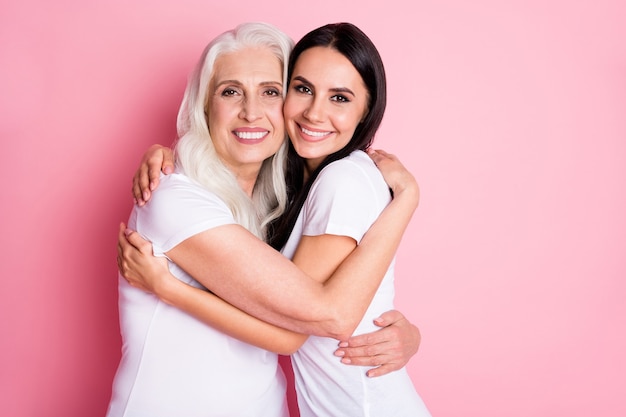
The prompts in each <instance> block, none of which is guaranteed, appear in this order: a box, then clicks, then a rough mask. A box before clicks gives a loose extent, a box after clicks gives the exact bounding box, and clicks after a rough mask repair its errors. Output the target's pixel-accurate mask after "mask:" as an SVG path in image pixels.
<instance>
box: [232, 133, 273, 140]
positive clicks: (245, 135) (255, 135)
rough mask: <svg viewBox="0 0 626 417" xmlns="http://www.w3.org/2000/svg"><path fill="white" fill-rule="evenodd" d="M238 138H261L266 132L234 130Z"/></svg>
mask: <svg viewBox="0 0 626 417" xmlns="http://www.w3.org/2000/svg"><path fill="white" fill-rule="evenodd" d="M235 135H237V137H238V138H239V139H261V138H262V137H263V136H265V135H267V132H235Z"/></svg>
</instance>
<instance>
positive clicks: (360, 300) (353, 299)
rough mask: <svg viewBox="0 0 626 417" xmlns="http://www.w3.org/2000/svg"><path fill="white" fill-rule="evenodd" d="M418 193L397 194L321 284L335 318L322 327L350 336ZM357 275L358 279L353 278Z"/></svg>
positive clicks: (337, 334) (397, 240)
mask: <svg viewBox="0 0 626 417" xmlns="http://www.w3.org/2000/svg"><path fill="white" fill-rule="evenodd" d="M417 203H418V196H417V195H415V194H413V193H411V192H408V193H402V195H398V196H397V197H396V198H395V199H394V200H392V202H391V203H390V204H389V206H387V208H386V209H385V210H384V211H383V212H382V213H381V214H380V216H379V217H378V220H376V222H375V223H374V224H373V225H372V226H371V227H370V229H369V230H368V231H367V233H366V234H365V236H364V237H363V239H362V240H361V243H360V244H359V245H358V246H357V247H356V249H355V250H354V251H353V252H352V254H351V255H350V256H348V257H347V258H346V259H345V261H344V262H343V263H342V264H341V265H340V266H339V267H338V268H337V270H336V271H335V273H334V274H333V276H332V277H331V279H329V280H328V281H327V282H326V284H325V289H326V291H327V295H328V297H329V300H328V306H329V308H331V309H332V315H333V317H335V318H336V319H337V321H333V322H331V323H330V326H331V327H330V328H327V329H326V330H327V331H328V332H331V333H334V332H337V333H336V334H335V336H334V337H336V338H338V339H340V340H345V339H346V338H347V337H349V336H350V335H352V333H353V332H354V329H356V327H357V325H358V324H359V322H360V321H361V319H362V317H363V314H364V313H365V310H366V309H367V306H368V305H369V304H370V302H371V300H372V298H373V297H374V294H375V293H376V290H377V289H378V287H379V285H380V282H381V280H382V278H383V277H384V275H385V273H386V272H387V269H388V268H389V265H390V264H391V261H392V260H393V258H394V256H395V253H396V251H397V249H398V246H399V245H400V242H401V240H402V236H403V234H404V231H405V229H406V227H407V226H408V224H409V222H410V220H411V217H412V215H413V212H414V211H415V208H416V207H417ZM355 278H358V279H355Z"/></svg>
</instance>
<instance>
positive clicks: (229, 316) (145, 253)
mask: <svg viewBox="0 0 626 417" xmlns="http://www.w3.org/2000/svg"><path fill="white" fill-rule="evenodd" d="M127 230H128V229H126V228H125V226H124V224H121V225H120V230H119V235H118V241H119V244H118V253H119V256H118V268H119V270H120V272H121V273H122V274H123V275H124V276H125V277H126V279H127V280H128V281H129V282H130V283H131V285H133V286H135V287H138V288H140V289H144V290H147V288H146V287H143V286H141V285H139V282H141V281H147V280H146V279H145V278H142V277H149V276H155V275H159V274H168V275H169V269H168V266H167V260H166V259H165V258H163V257H156V256H153V255H152V244H151V243H150V242H148V241H146V240H143V239H142V238H141V237H140V236H139V234H138V233H133V234H132V235H131V236H129V237H128V239H129V240H127V238H126V236H125V232H126V231H127ZM122 254H124V256H122ZM171 279H172V281H173V282H172V283H173V284H174V285H176V284H177V283H178V284H179V285H181V286H182V287H183V289H182V292H183V293H184V295H185V297H186V301H185V302H186V305H187V306H193V307H191V308H190V310H191V311H188V312H189V313H191V314H192V315H193V316H195V317H196V318H197V319H199V320H200V321H202V322H203V323H205V324H208V325H209V326H211V327H213V328H214V329H216V330H219V331H221V332H223V333H225V334H228V335H229V336H232V337H234V338H236V339H239V340H241V341H243V342H246V343H249V344H251V345H254V346H257V347H260V348H262V349H265V350H268V351H270V352H274V353H278V354H281V355H290V354H292V353H293V352H295V351H296V350H298V348H299V347H300V346H302V344H303V343H304V342H305V341H306V339H307V337H308V336H307V335H303V334H299V333H295V332H291V331H289V330H286V329H283V328H280V327H277V326H273V325H271V324H269V323H266V322H264V321H261V320H259V319H257V318H255V317H253V316H250V315H248V314H246V313H244V312H243V311H241V310H239V309H237V308H236V307H234V306H232V305H231V304H228V303H227V302H225V301H224V300H222V299H221V298H219V297H217V296H215V295H214V294H211V293H210V292H207V291H205V290H202V289H200V288H196V287H192V286H190V285H187V284H184V283H183V282H181V281H179V280H178V279H176V278H175V277H174V276H171Z"/></svg>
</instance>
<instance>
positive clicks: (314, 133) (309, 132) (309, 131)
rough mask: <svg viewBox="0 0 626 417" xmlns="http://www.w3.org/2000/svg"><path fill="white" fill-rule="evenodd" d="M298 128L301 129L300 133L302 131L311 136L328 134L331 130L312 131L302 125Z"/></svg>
mask: <svg viewBox="0 0 626 417" xmlns="http://www.w3.org/2000/svg"><path fill="white" fill-rule="evenodd" d="M300 130H302V133H304V134H305V135H308V136H312V137H314V138H322V137H324V136H328V135H330V133H331V132H314V131H312V130H309V129H307V128H305V127H302V126H300Z"/></svg>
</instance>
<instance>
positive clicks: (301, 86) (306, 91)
mask: <svg viewBox="0 0 626 417" xmlns="http://www.w3.org/2000/svg"><path fill="white" fill-rule="evenodd" d="M293 89H294V90H296V91H297V92H298V93H302V94H313V91H311V89H310V88H309V87H308V86H306V85H304V84H298V85H295V86H294V87H293Z"/></svg>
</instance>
